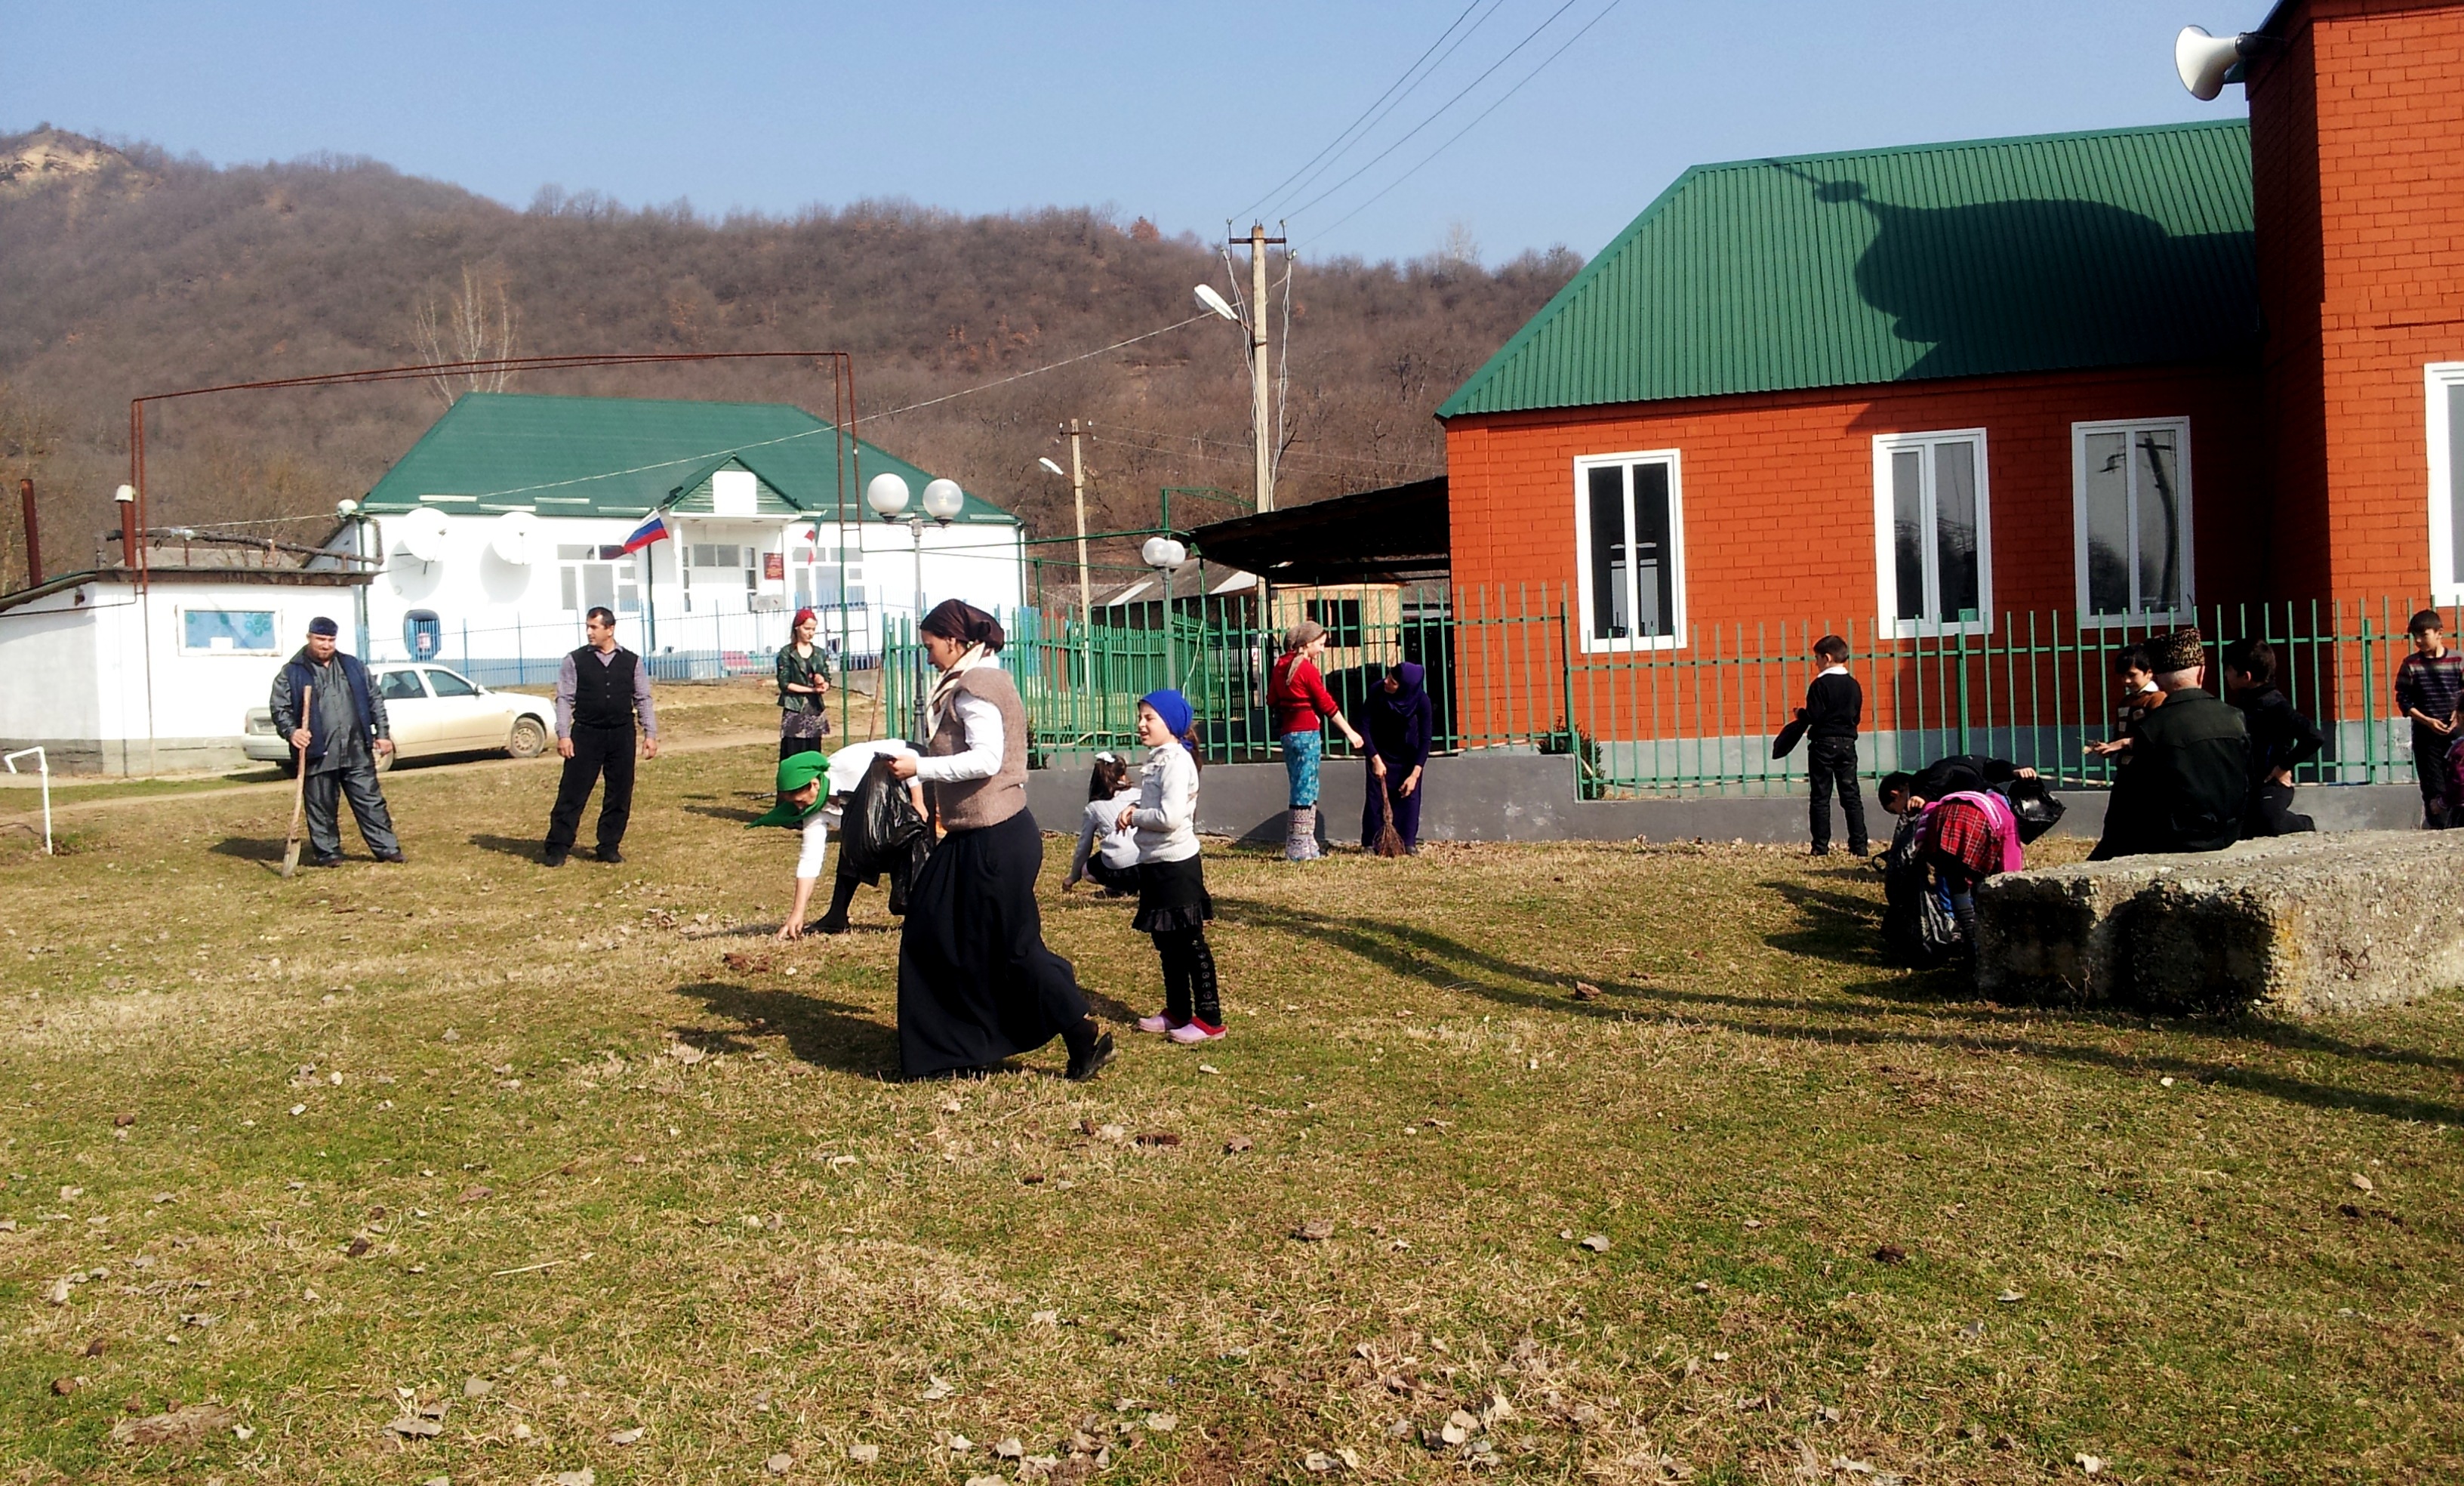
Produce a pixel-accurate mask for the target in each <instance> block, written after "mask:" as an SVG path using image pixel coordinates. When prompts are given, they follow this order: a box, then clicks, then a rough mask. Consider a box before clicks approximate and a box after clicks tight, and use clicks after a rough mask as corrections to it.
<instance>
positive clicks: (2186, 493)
mask: <svg viewBox="0 0 2464 1486" xmlns="http://www.w3.org/2000/svg"><path fill="white" fill-rule="evenodd" d="M2071 471H2072V477H2073V484H2074V492H2075V494H2074V499H2073V501H2072V505H2073V521H2072V533H2073V537H2074V540H2075V546H2074V549H2073V550H2075V551H2076V552H2077V553H2078V563H2079V612H2080V613H2081V614H2083V615H2090V616H2093V617H2095V618H2098V619H2105V620H2114V621H2122V622H2132V623H2136V622H2140V621H2150V620H2153V621H2163V622H2166V623H2171V622H2172V621H2174V620H2176V619H2179V618H2183V617H2187V616H2188V615H2189V612H2190V610H2191V606H2192V605H2193V603H2194V602H2195V600H2194V599H2193V598H2192V595H2191V575H2192V566H2191V561H2190V420H2189V419H2188V418H2139V419H2132V420H2130V421H2128V422H2122V423H2074V424H2072V425H2071Z"/></svg>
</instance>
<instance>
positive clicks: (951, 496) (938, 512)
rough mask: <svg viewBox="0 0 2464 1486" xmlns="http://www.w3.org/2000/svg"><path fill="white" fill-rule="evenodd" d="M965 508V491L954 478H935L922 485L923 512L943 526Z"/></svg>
mask: <svg viewBox="0 0 2464 1486" xmlns="http://www.w3.org/2000/svg"><path fill="white" fill-rule="evenodd" d="M966 508H967V493H966V492H965V491H963V490H961V489H959V488H958V482H957V480H954V479H936V480H935V481H933V482H932V483H931V484H929V485H926V486H925V487H924V514H925V515H927V516H929V517H931V518H933V520H935V521H939V522H940V523H941V524H943V525H944V526H946V525H948V524H949V523H950V518H952V517H954V516H956V515H957V514H958V513H959V512H960V511H963V510H965V509H966Z"/></svg>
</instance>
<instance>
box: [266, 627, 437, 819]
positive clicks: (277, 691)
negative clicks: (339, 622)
mask: <svg viewBox="0 0 2464 1486" xmlns="http://www.w3.org/2000/svg"><path fill="white" fill-rule="evenodd" d="M340 633H341V631H340V629H339V628H338V627H337V626H336V625H335V623H334V621H332V620H331V619H327V618H325V617H324V616H322V615H319V616H318V617H317V618H315V619H311V620H310V621H308V643H307V644H306V645H304V646H302V647H301V648H300V651H299V653H298V654H296V655H294V656H292V657H291V662H290V664H288V665H286V666H284V667H283V668H282V670H281V671H280V673H278V674H277V675H276V676H275V678H274V692H273V695H272V696H271V697H269V698H268V699H267V705H268V706H269V707H270V708H271V709H272V710H273V713H274V726H275V730H276V731H278V732H281V733H284V734H286V735H288V736H289V737H290V739H291V746H292V747H293V748H294V749H296V750H297V756H298V758H299V759H300V761H301V762H300V768H301V770H302V775H301V779H302V786H301V791H300V792H301V795H302V797H303V799H304V800H305V803H306V806H307V813H308V847H309V850H310V852H311V853H312V855H311V856H310V857H309V864H310V865H311V866H316V867H339V866H341V864H342V832H341V818H340V816H339V814H338V812H337V808H336V803H335V802H336V796H337V795H338V794H339V795H341V796H346V797H348V798H349V800H350V802H351V815H352V817H353V818H354V819H356V820H357V821H358V822H359V823H360V837H361V839H363V840H364V841H366V842H367V844H368V850H369V851H370V852H371V853H373V854H375V856H376V859H377V860H379V861H381V862H398V861H401V860H402V859H403V856H402V842H401V841H399V840H397V839H396V838H395V836H394V833H393V817H392V816H391V815H390V814H389V813H387V812H386V810H385V791H383V790H382V789H379V788H378V787H377V765H376V761H377V759H378V758H380V757H382V756H384V755H385V754H388V753H391V752H393V727H392V725H391V723H390V722H389V721H387V720H386V718H385V699H384V698H383V697H380V696H378V695H377V691H376V688H375V687H373V686H371V685H370V684H368V668H367V667H365V666H363V665H362V664H360V658H359V657H358V656H357V655H352V654H346V653H344V652H343V651H341V650H340V649H338V648H337V644H336V637H337V636H338V635H339V634H340ZM303 701H304V703H305V704H304V705H303V704H302V703H303Z"/></svg>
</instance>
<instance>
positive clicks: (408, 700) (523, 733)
mask: <svg viewBox="0 0 2464 1486" xmlns="http://www.w3.org/2000/svg"><path fill="white" fill-rule="evenodd" d="M368 684H370V685H371V686H374V687H375V688H376V689H377V695H378V696H380V697H382V698H384V699H385V717H386V721H389V722H390V723H391V724H392V726H393V753H392V755H391V757H389V758H386V757H381V758H379V759H378V760H377V767H378V768H380V769H382V768H385V767H387V766H388V765H390V764H391V763H392V762H393V761H394V760H396V759H432V758H436V757H439V756H440V755H444V754H449V753H483V752H493V751H495V750H496V749H499V748H501V749H503V750H504V751H505V752H507V753H509V754H512V755H513V756H514V757H515V758H517V759H535V758H538V757H539V755H540V754H542V753H545V752H546V751H547V749H548V745H549V743H552V742H554V741H555V738H556V706H555V704H554V703H553V702H550V701H548V700H546V699H542V698H539V697H526V696H524V695H522V694H521V693H519V692H495V691H490V690H489V689H488V688H486V687H484V686H481V685H480V684H479V683H478V682H476V681H473V680H471V679H469V678H468V677H466V676H462V675H461V674H460V673H458V672H455V671H451V670H449V669H447V668H446V667H444V666H429V665H401V664H395V665H385V664H382V663H380V664H377V665H372V666H370V667H368ZM240 746H241V749H242V751H243V752H245V753H246V754H247V755H248V756H249V757H250V758H252V759H254V760H256V761H258V762H260V763H265V764H280V765H284V766H286V767H288V766H289V765H290V764H291V743H290V741H289V740H287V739H285V738H284V737H283V736H282V735H281V734H279V733H277V732H275V730H274V712H273V709H272V708H269V707H257V708H255V709H253V710H252V711H251V712H250V713H249V715H248V733H247V735H246V737H245V738H244V739H243V740H242V742H241V745H240Z"/></svg>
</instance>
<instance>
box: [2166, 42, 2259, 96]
mask: <svg viewBox="0 0 2464 1486" xmlns="http://www.w3.org/2000/svg"><path fill="white" fill-rule="evenodd" d="M2250 39H2251V37H2250V34H2249V33H2247V32H2245V33H2242V34H2240V35H2238V36H2211V35H2209V34H2208V33H2206V32H2204V31H2202V30H2200V29H2199V28H2198V27H2196V26H2185V27H2183V28H2182V33H2181V34H2180V35H2178V36H2175V37H2174V38H2173V70H2174V71H2175V72H2177V73H2180V74H2181V75H2182V86H2184V87H2186V88H2188V89H2189V90H2190V97H2192V98H2194V99H2197V100H2199V101H2201V102H2203V103H2205V102H2210V101H2212V100H2214V98H2215V96H2216V95H2217V94H2219V93H2222V92H2223V91H2224V90H2225V78H2226V74H2228V73H2230V72H2232V71H2233V69H2234V68H2235V67H2238V66H2240V65H2241V61H2242V58H2243V57H2244V56H2246V55H2249V42H2250Z"/></svg>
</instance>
